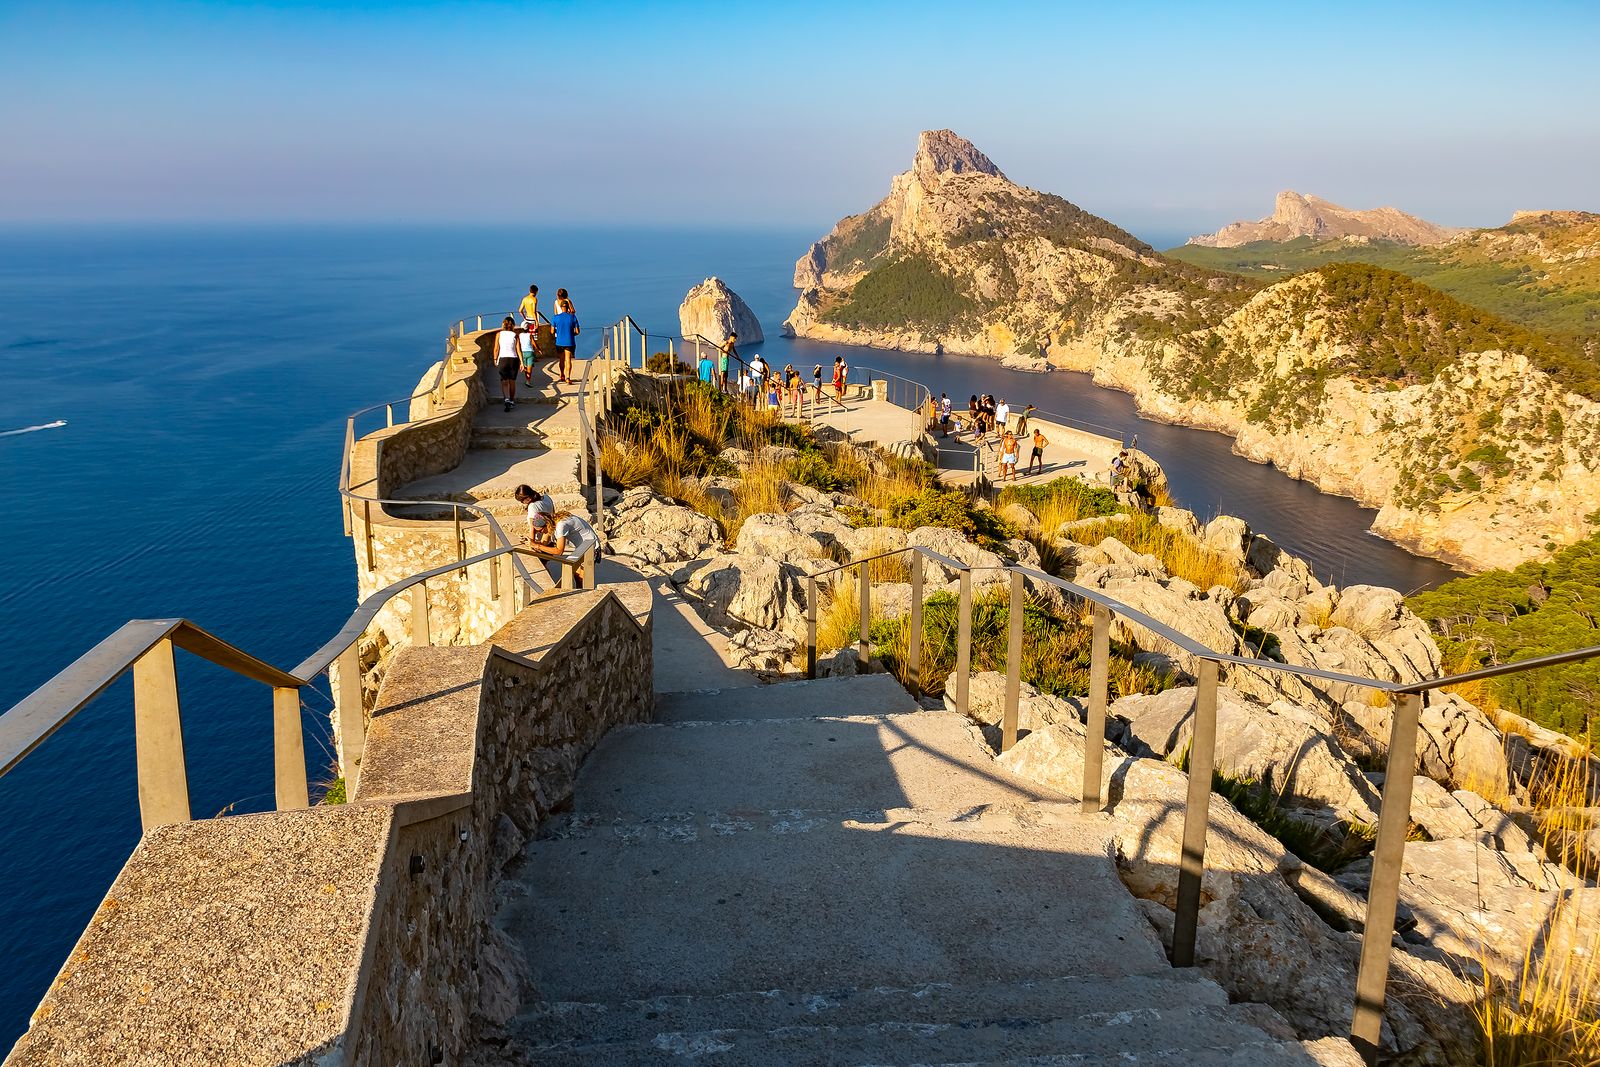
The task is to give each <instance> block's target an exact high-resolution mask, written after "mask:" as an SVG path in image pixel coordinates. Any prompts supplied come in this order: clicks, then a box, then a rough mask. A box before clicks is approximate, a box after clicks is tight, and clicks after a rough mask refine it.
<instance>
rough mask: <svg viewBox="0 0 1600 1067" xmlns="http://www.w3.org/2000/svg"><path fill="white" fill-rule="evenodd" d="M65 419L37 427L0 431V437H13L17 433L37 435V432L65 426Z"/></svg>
mask: <svg viewBox="0 0 1600 1067" xmlns="http://www.w3.org/2000/svg"><path fill="white" fill-rule="evenodd" d="M66 424H67V420H66V419H57V420H56V421H55V422H45V423H40V424H39V425H38V426H24V427H22V429H20V430H0V437H15V436H16V435H17V434H19V433H37V432H38V431H39V430H54V429H55V428H56V427H58V426H65V425H66Z"/></svg>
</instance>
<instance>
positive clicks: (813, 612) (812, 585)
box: [806, 574, 817, 678]
mask: <svg viewBox="0 0 1600 1067" xmlns="http://www.w3.org/2000/svg"><path fill="white" fill-rule="evenodd" d="M816 676H817V578H816V575H814V574H808V575H806V677H807V678H815V677H816Z"/></svg>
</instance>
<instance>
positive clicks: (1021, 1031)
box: [513, 1002, 1313, 1067]
mask: <svg viewBox="0 0 1600 1067" xmlns="http://www.w3.org/2000/svg"><path fill="white" fill-rule="evenodd" d="M513 1047H516V1048H517V1052H518V1053H520V1054H521V1055H522V1056H525V1057H526V1059H525V1060H524V1062H532V1063H538V1064H541V1065H553V1067H560V1065H573V1067H577V1065H588V1064H616V1065H620V1067H632V1065H639V1067H644V1065H655V1064H666V1063H674V1062H678V1063H681V1062H682V1061H683V1060H684V1059H685V1058H686V1057H687V1058H692V1059H694V1060H695V1061H696V1062H703V1063H706V1064H717V1065H727V1067H757V1065H760V1067H766V1065H771V1064H874V1065H889V1064H897V1065H898V1064H904V1065H917V1064H927V1063H929V1062H941V1061H942V1062H951V1061H956V1062H961V1063H982V1062H990V1063H1019V1062H1020V1063H1037V1064H1047V1063H1059V1064H1069V1063H1070V1064H1083V1063H1101V1064H1111V1063H1121V1064H1128V1063H1134V1064H1137V1063H1141V1062H1144V1063H1183V1064H1212V1065H1223V1064H1239V1065H1244V1064H1262V1065H1278V1064H1307V1063H1310V1062H1313V1061H1312V1060H1311V1058H1310V1056H1309V1055H1308V1054H1307V1053H1306V1052H1305V1051H1304V1050H1303V1049H1302V1048H1301V1047H1300V1045H1299V1043H1298V1042H1293V1041H1287V1040H1284V1039H1282V1038H1273V1037H1271V1036H1270V1035H1268V1034H1267V1033H1265V1032H1263V1031H1262V1030H1261V1029H1260V1028H1259V1027H1257V1026H1255V1025H1254V1024H1253V1022H1252V1021H1251V1018H1250V1015H1249V1014H1248V1013H1243V1014H1241V1015H1235V1014H1234V1013H1233V1012H1232V1011H1231V1010H1230V1009H1228V1008H1226V1007H1222V1008H1217V1007H1199V1008H1183V1007H1179V1008H1172V1007H1168V1006H1167V1005H1165V1004H1161V1003H1159V1002H1158V1003H1156V1004H1148V1003H1136V1002H1129V1003H1128V1004H1126V1005H1125V1006H1124V1007H1123V1008H1122V1009H1120V1010H1113V1011H1105V1012H1099V1013H1092V1014H1081V1015H1080V1014H1071V1015H1069V1016H1067V1017H1064V1018H1055V1017H1051V1016H1044V1017H1033V1016H1028V1015H1020V1014H1013V1013H1010V1012H1004V1011H1002V1012H1000V1013H997V1014H993V1015H976V1016H975V1015H967V1016H963V1017H959V1018H956V1019H953V1020H951V1021H948V1022H938V1023H926V1022H908V1021H904V1020H900V1019H884V1020H876V1021H872V1022H867V1023H862V1024H858V1025H853V1026H838V1025H827V1024H816V1023H813V1024H809V1025H807V1024H799V1025H792V1026H784V1027H778V1028H775V1029H771V1030H757V1029H751V1028H746V1027H737V1026H736V1027H730V1028H724V1029H712V1030H700V1031H670V1030H662V1031H658V1032H656V1033H654V1034H651V1035H649V1036H648V1037H646V1038H643V1039H640V1040H635V1041H626V1042H593V1041H580V1042H576V1043H573V1044H570V1045H564V1046H562V1045H557V1046H543V1047H518V1046H517V1044H516V1043H513ZM958 1058H959V1059H958Z"/></svg>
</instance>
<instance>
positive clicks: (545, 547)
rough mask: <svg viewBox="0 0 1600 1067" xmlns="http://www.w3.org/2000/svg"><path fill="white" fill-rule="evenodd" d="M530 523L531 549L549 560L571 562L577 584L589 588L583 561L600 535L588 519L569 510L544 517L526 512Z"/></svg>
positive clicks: (596, 545)
mask: <svg viewBox="0 0 1600 1067" xmlns="http://www.w3.org/2000/svg"><path fill="white" fill-rule="evenodd" d="M528 522H529V525H530V526H532V527H533V529H534V539H533V542H532V546H531V547H532V548H533V551H535V552H537V553H538V554H539V555H541V556H545V557H546V558H549V559H558V560H561V561H563V562H565V563H570V564H571V565H572V572H573V575H574V576H575V577H576V578H577V581H578V585H579V586H581V587H583V588H588V587H589V576H588V574H587V573H585V570H584V560H585V559H586V558H588V555H589V553H590V552H593V551H595V550H597V549H598V548H599V547H600V538H599V537H597V536H596V535H595V532H594V527H592V526H590V525H589V523H588V520H586V519H584V518H583V517H582V516H580V515H574V514H573V513H572V512H570V511H558V512H556V513H555V514H553V515H549V516H546V515H545V514H543V513H542V512H538V513H535V512H532V511H530V512H529V515H528Z"/></svg>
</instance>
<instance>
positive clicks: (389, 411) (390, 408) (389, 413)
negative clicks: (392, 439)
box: [383, 404, 394, 429]
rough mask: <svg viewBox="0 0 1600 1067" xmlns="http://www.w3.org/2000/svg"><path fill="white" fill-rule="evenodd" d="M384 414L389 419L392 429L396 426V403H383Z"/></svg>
mask: <svg viewBox="0 0 1600 1067" xmlns="http://www.w3.org/2000/svg"><path fill="white" fill-rule="evenodd" d="M383 416H384V418H385V419H386V420H387V421H388V423H389V427H390V429H393V428H394V405H393V404H385V405H383Z"/></svg>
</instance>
